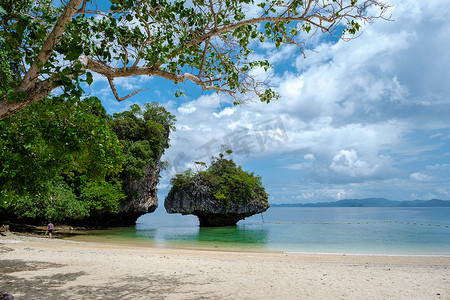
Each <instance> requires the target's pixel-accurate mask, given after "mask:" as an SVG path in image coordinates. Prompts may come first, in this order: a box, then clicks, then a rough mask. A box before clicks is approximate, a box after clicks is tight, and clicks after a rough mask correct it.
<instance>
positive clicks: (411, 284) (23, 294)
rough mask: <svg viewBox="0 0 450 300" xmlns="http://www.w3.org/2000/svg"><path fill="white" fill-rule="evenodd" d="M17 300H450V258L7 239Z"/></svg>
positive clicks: (4, 278)
mask: <svg viewBox="0 0 450 300" xmlns="http://www.w3.org/2000/svg"><path fill="white" fill-rule="evenodd" d="M0 292H9V293H11V294H13V295H14V296H15V299H450V257H449V256H362V255H303V254H285V253H267V252H264V253H259V252H224V251H206V250H184V249H163V248H152V247H142V246H141V247H138V246H123V245H117V244H102V243H85V242H73V241H67V240H58V239H52V240H49V239H45V238H37V237H27V236H17V235H13V234H7V235H6V236H0Z"/></svg>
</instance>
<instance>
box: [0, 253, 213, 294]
mask: <svg viewBox="0 0 450 300" xmlns="http://www.w3.org/2000/svg"><path fill="white" fill-rule="evenodd" d="M59 267H63V265H60V264H55V263H45V262H37V261H24V260H18V259H15V260H1V259H0V292H8V293H10V294H12V295H14V296H16V297H17V299H60V300H66V299H167V297H168V296H170V295H175V294H176V295H177V296H178V298H182V299H218V298H217V297H215V296H214V295H211V294H207V293H201V292H199V291H197V290H196V289H195V286H196V285H198V283H197V282H195V279H194V278H193V277H192V276H189V275H187V274H184V275H178V274H174V275H173V276H164V275H161V274H146V275H145V276H121V277H118V278H115V279H114V280H110V281H108V282H107V283H106V284H105V285H104V286H93V285H92V286H90V285H76V286H69V287H64V285H66V284H67V283H70V282H73V281H74V280H76V279H77V278H78V277H80V276H83V275H88V274H87V273H86V272H75V273H64V272H55V274H53V275H50V276H39V275H37V276H36V275H35V276H29V278H22V277H19V276H15V275H14V273H16V272H24V271H39V270H43V269H47V268H53V269H57V268H59Z"/></svg>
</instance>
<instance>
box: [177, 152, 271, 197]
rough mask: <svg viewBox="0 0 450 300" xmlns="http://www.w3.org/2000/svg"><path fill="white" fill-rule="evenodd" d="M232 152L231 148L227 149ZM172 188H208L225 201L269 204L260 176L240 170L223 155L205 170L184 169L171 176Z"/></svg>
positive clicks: (214, 195)
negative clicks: (182, 171) (184, 170)
mask: <svg viewBox="0 0 450 300" xmlns="http://www.w3.org/2000/svg"><path fill="white" fill-rule="evenodd" d="M227 153H228V154H231V151H230V150H227ZM171 183H172V186H173V188H180V189H185V190H187V191H188V193H189V191H192V192H193V193H194V192H195V189H202V190H204V191H208V192H209V194H210V196H211V198H213V199H215V200H217V201H220V202H223V203H228V204H232V203H233V204H237V205H242V204H247V202H249V201H252V202H254V203H261V204H268V203H269V202H268V200H267V193H266V192H265V189H264V187H263V186H262V181H261V176H259V175H255V174H254V173H253V172H250V173H249V172H246V171H244V170H242V167H241V166H237V165H236V163H235V162H234V161H233V160H231V159H226V158H225V154H223V153H221V154H219V157H214V158H213V160H212V162H211V165H210V166H209V167H208V168H206V170H204V171H199V172H192V171H191V170H187V171H186V172H184V173H183V174H177V175H176V176H175V177H174V178H172V179H171Z"/></svg>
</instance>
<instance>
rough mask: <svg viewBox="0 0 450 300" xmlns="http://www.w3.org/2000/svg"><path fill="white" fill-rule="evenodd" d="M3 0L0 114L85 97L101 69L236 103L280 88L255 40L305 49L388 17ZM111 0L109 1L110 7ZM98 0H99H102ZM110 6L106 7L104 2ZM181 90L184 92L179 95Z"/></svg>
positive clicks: (245, 2)
mask: <svg viewBox="0 0 450 300" xmlns="http://www.w3.org/2000/svg"><path fill="white" fill-rule="evenodd" d="M58 3H59V1H53V0H37V1H36V0H17V1H16V0H14V1H12V0H0V15H1V19H0V45H1V47H0V49H1V50H0V57H1V60H0V63H1V72H0V119H2V118H4V117H5V116H9V115H12V114H14V113H16V112H17V111H19V110H21V109H23V108H24V107H27V106H29V105H30V104H32V103H34V102H36V101H39V100H41V99H43V98H45V97H46V96H47V95H48V94H49V93H51V92H52V91H53V90H54V89H56V88H59V90H60V92H59V93H58V95H59V96H60V97H63V98H67V97H73V96H77V97H79V96H81V95H82V94H83V89H82V84H83V82H86V83H87V84H91V83H92V82H93V76H92V73H91V72H96V73H98V74H101V75H103V76H105V77H106V78H107V80H108V82H109V84H110V87H111V89H112V91H113V93H114V95H115V96H116V98H117V100H119V101H121V100H124V99H126V98H127V97H129V96H131V95H133V94H135V93H136V92H138V91H135V92H133V93H132V94H130V95H128V96H125V97H120V96H119V95H118V93H117V91H116V88H115V86H114V78H117V77H128V76H136V75H150V76H158V77H161V78H165V79H167V80H169V81H172V82H175V83H179V82H183V81H186V80H189V81H192V82H194V83H195V84H197V85H198V86H200V87H201V88H202V89H203V90H213V91H217V92H223V93H228V94H229V95H231V96H232V97H233V98H234V99H235V103H236V104H237V103H242V102H243V101H245V99H249V98H252V97H253V96H256V97H257V98H259V99H260V100H261V101H264V102H269V101H270V100H271V99H273V98H276V97H277V95H276V93H275V91H273V90H272V89H271V88H270V87H269V86H268V85H267V84H266V82H264V80H262V79H260V78H258V77H257V76H255V73H254V72H253V71H254V70H255V68H263V69H265V70H267V69H268V68H269V67H270V65H269V63H268V62H267V61H265V60H257V59H254V58H252V55H251V54H252V47H253V45H254V44H255V43H261V42H264V41H269V42H271V43H274V44H275V46H276V47H281V46H282V45H285V44H293V45H296V46H298V48H299V50H300V51H301V52H303V51H304V49H305V47H306V43H305V41H306V38H307V37H308V35H311V34H314V33H316V32H323V33H325V34H329V35H331V36H334V37H338V38H341V39H348V38H350V37H351V36H352V35H355V34H357V33H358V31H359V30H360V27H361V25H363V24H364V23H367V22H372V21H373V20H374V19H376V18H385V14H386V9H387V7H388V6H387V5H386V4H384V3H382V2H381V1H380V0H359V1H358V0H320V1H317V0H263V1H253V0H234V1H222V0H206V1H205V0H192V1H186V0H173V1H168V0H110V1H102V2H100V1H99V2H98V3H97V2H96V1H95V0H67V1H61V5H57V4H58ZM105 3H107V4H108V5H107V7H105V5H104V4H105ZM97 5H98V6H97ZM102 7H103V8H102ZM178 94H179V93H178V92H177V95H178Z"/></svg>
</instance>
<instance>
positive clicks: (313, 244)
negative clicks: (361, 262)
mask: <svg viewBox="0 0 450 300" xmlns="http://www.w3.org/2000/svg"><path fill="white" fill-rule="evenodd" d="M449 226H450V208H449V207H446V208H445V207H426V208H425V207H424V208H392V207H335V208H330V207H271V208H269V209H268V210H267V211H266V212H264V213H263V214H258V215H254V216H252V217H248V218H246V219H244V220H241V221H239V222H238V223H237V226H230V227H217V228H201V227H199V222H198V219H197V217H195V216H192V215H186V216H183V215H181V214H167V213H166V212H165V210H164V208H158V209H157V210H156V211H155V212H154V213H151V214H146V215H143V216H141V217H140V218H139V219H138V220H137V222H136V225H135V226H131V227H122V228H112V229H104V230H95V231H90V232H87V233H86V234H85V235H82V236H77V237H74V238H73V239H77V240H97V241H104V242H113V243H123V244H139V245H140V246H149V247H162V248H188V249H217V250H227V251H276V252H285V253H298V254H303V253H320V254H370V255H444V256H450V228H449Z"/></svg>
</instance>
